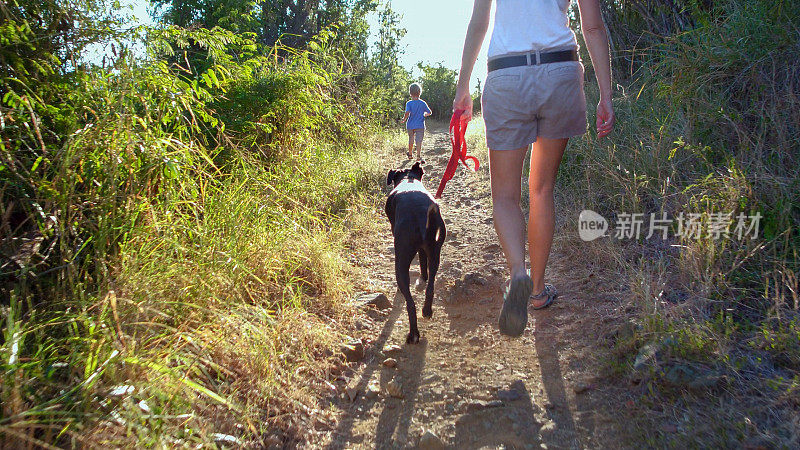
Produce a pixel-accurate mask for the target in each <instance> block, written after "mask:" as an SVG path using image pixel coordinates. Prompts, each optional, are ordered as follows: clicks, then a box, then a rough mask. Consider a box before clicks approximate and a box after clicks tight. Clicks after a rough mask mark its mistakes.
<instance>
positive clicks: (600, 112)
mask: <svg viewBox="0 0 800 450" xmlns="http://www.w3.org/2000/svg"><path fill="white" fill-rule="evenodd" d="M578 9H579V11H580V14H581V31H582V32H583V39H584V40H585V41H586V48H587V49H588V50H589V58H591V60H592V66H593V67H594V73H595V77H597V84H598V85H599V86H600V101H599V102H598V103H597V122H596V125H597V137H603V136H606V135H608V134H609V133H611V130H612V129H613V128H614V120H615V118H614V107H613V106H612V104H611V56H610V54H609V51H608V36H606V27H605V25H604V24H603V18H602V16H601V15H600V5H599V3H598V0H578Z"/></svg>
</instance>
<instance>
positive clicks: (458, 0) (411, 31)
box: [370, 0, 494, 89]
mask: <svg viewBox="0 0 800 450" xmlns="http://www.w3.org/2000/svg"><path fill="white" fill-rule="evenodd" d="M472 3H473V2H472V0H394V1H392V9H394V10H395V11H396V12H397V13H398V14H400V15H401V19H400V25H401V26H402V27H403V28H405V29H406V36H405V38H403V41H402V44H403V45H405V53H404V54H403V55H402V56H401V57H400V64H401V65H402V66H403V67H406V68H414V69H416V65H417V63H418V62H420V61H421V62H423V63H426V64H436V63H439V62H441V63H442V65H443V66H445V67H447V68H450V69H455V70H459V69H460V68H461V51H462V50H463V48H464V37H465V36H466V34H467V25H468V24H469V19H470V16H471V15H472ZM493 22H494V20H492V21H491V22H490V23H493ZM370 25H371V28H372V30H373V32H374V33H377V17H373V18H371V20H370ZM491 34H492V29H491V25H490V28H489V30H488V31H487V33H486V38H485V40H484V42H483V45H482V46H481V52H480V54H479V55H478V60H477V62H476V63H475V68H474V69H473V70H472V79H471V80H470V85H471V86H472V89H475V86H476V85H477V80H478V78H480V79H481V82H483V80H485V79H486V62H487V60H486V50H487V48H488V47H489V37H490V36H491ZM414 74H415V75H419V73H418V71H417V72H414Z"/></svg>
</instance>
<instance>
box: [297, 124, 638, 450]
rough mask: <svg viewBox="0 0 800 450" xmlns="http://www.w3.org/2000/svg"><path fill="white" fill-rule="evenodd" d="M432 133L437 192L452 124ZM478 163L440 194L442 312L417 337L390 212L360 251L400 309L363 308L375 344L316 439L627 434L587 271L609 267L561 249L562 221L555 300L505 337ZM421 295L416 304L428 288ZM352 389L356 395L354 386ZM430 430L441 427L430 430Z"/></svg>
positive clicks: (497, 264)
mask: <svg viewBox="0 0 800 450" xmlns="http://www.w3.org/2000/svg"><path fill="white" fill-rule="evenodd" d="M431 131H432V133H430V134H429V136H426V139H425V143H426V145H427V147H428V148H427V149H426V150H424V153H425V155H424V158H425V159H426V160H427V161H426V164H425V166H424V167H425V170H426V171H427V173H426V176H425V178H424V179H423V182H424V183H425V185H426V186H427V187H428V189H429V190H430V191H431V192H433V191H435V189H436V187H437V185H438V182H439V179H440V177H441V173H442V171H443V169H444V167H445V166H446V163H447V160H448V158H449V155H450V146H449V140H448V139H449V138H448V135H447V132H446V130H443V129H434V130H431ZM483 163H484V166H482V167H481V169H480V171H479V172H477V173H470V172H469V171H467V170H465V169H464V168H463V167H460V168H459V170H458V172H457V174H456V176H455V178H454V179H453V180H452V181H451V182H450V183H449V184H448V186H447V189H446V190H445V193H444V197H443V199H442V201H441V206H442V214H443V216H444V217H445V220H446V222H447V224H448V236H447V241H446V243H445V246H444V249H443V252H442V265H441V268H440V270H439V276H438V278H437V280H436V284H437V285H436V298H435V300H434V315H433V318H432V319H431V320H426V319H423V318H422V317H421V316H420V324H419V327H420V332H421V333H422V340H421V342H420V343H419V344H418V345H406V344H405V335H406V333H407V332H408V320H407V317H406V312H405V307H404V301H403V299H402V296H401V295H400V294H399V293H397V289H396V284H395V280H394V272H393V271H394V269H393V267H394V266H393V261H394V260H393V258H394V256H393V248H392V237H391V234H390V232H389V226H388V222H387V226H386V227H385V230H383V231H382V236H381V239H382V245H381V247H380V248H373V249H371V250H369V249H368V250H365V252H366V253H365V254H364V255H359V256H360V257H363V258H365V260H367V261H371V262H370V263H369V264H370V265H371V266H372V267H371V268H370V271H369V273H370V279H369V280H366V283H367V286H368V287H369V288H371V290H374V291H381V292H385V293H387V294H388V296H389V298H390V299H393V300H394V307H393V308H392V309H391V310H390V311H389V312H388V313H383V314H379V313H371V315H369V316H366V317H364V318H363V319H360V320H359V322H358V325H359V327H360V328H361V330H360V332H361V333H362V334H361V335H360V337H362V338H363V339H365V340H366V342H367V345H366V355H365V357H364V359H363V360H362V361H361V362H360V363H359V364H358V365H356V366H355V367H354V369H353V371H352V372H350V373H348V374H346V377H344V378H343V379H342V381H341V385H340V389H341V391H340V392H343V394H342V395H340V396H338V397H337V398H336V400H335V402H336V405H335V407H334V409H335V410H336V411H337V412H338V415H339V417H338V418H337V420H336V425H335V427H334V429H332V430H329V431H327V432H324V433H321V435H320V436H319V437H318V438H314V439H312V441H311V442H309V444H310V445H311V446H313V447H326V448H408V447H415V446H417V445H420V446H421V447H426V446H427V448H436V447H437V445H438V444H439V443H444V444H445V445H446V446H447V447H450V448H587V447H588V448H598V447H601V448H608V447H612V448H619V447H621V446H624V445H623V444H621V443H620V442H619V438H618V436H619V435H620V429H619V427H617V426H616V424H615V423H614V419H613V418H614V412H615V409H616V408H618V407H619V405H621V404H622V403H623V400H622V399H621V398H620V397H617V394H618V393H619V390H617V389H614V388H613V387H611V386H608V384H609V383H608V382H607V381H606V380H603V379H602V378H600V377H599V376H598V370H597V369H598V367H599V363H598V359H599V358H600V357H601V355H600V353H601V352H600V351H599V348H598V342H599V341H602V339H603V336H604V334H605V332H604V330H605V329H606V327H604V326H603V322H604V317H606V316H607V315H608V311H606V310H605V309H604V308H606V307H605V306H604V305H607V304H608V303H607V302H602V301H597V300H598V299H596V298H591V297H589V296H588V295H586V294H585V293H584V292H583V291H585V288H586V283H587V281H584V280H589V279H590V278H592V276H593V274H595V272H597V271H598V270H601V269H598V268H592V267H586V266H587V263H586V262H585V261H575V258H574V257H572V258H570V257H567V256H566V255H565V254H564V252H563V251H562V250H561V248H560V247H561V246H560V245H559V242H560V238H559V236H560V235H566V234H567V230H561V229H557V231H556V235H557V239H556V242H555V245H554V248H553V254H552V257H551V263H550V265H549V268H548V274H547V279H548V281H550V282H552V283H553V284H555V285H556V287H557V288H558V289H559V292H560V294H561V295H560V297H559V299H558V301H557V302H556V303H555V304H554V305H553V307H551V308H549V309H547V310H543V311H533V310H530V313H529V322H528V327H527V329H526V331H525V333H524V334H523V336H522V337H520V338H517V339H511V338H506V337H504V336H502V335H500V334H499V332H498V328H497V318H498V315H499V313H500V308H501V306H502V301H503V299H502V290H503V286H504V284H505V283H506V278H507V274H506V267H505V262H504V258H503V255H502V251H501V249H500V246H499V245H498V243H497V237H496V234H495V232H494V229H493V225H492V220H491V201H490V193H489V181H488V168H487V167H486V164H485V162H483ZM398 164H399V165H400V164H405V165H408V164H410V162H408V161H402V162H399V163H398ZM557 228H558V227H557ZM573 234H574V233H573ZM412 270H413V271H412V278H411V279H412V282H413V281H414V280H416V278H417V276H418V275H419V266H418V264H417V263H416V261H415V263H414V264H413V265H412ZM596 279H597V277H595V278H593V280H596ZM593 283H595V282H594V281H593ZM412 293H413V294H414V296H415V299H416V300H417V304H418V307H419V305H421V302H422V298H423V294H424V293H423V292H421V291H414V290H413V289H412ZM391 346H398V347H399V349H396V348H395V349H394V350H392V348H391ZM387 349H388V351H387ZM387 357H391V358H394V359H395V360H396V361H397V365H396V367H393V368H392V367H386V366H385V365H383V361H384V359H386V358H387ZM392 380H396V381H397V382H398V383H399V384H400V386H401V389H402V398H395V397H393V396H391V395H389V393H388V392H387V389H388V385H389V383H390V381H392ZM611 384H613V383H611ZM347 388H349V393H350V396H352V397H354V400H351V399H350V398H348V394H347ZM426 431H430V432H431V433H432V434H433V435H434V436H435V438H433V439H431V438H430V436H428V437H426V438H425V439H423V440H422V442H421V441H420V438H421V436H422V435H423V434H425V433H426Z"/></svg>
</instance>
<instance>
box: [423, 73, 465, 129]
mask: <svg viewBox="0 0 800 450" xmlns="http://www.w3.org/2000/svg"><path fill="white" fill-rule="evenodd" d="M417 67H418V68H419V70H420V71H421V72H422V76H421V77H420V80H419V81H420V84H422V98H423V99H425V101H426V102H427V103H428V106H430V108H431V111H433V115H432V117H433V118H434V119H439V120H449V119H450V114H451V113H452V112H453V99H454V98H455V97H456V75H457V72H456V71H455V70H451V69H448V68H446V67H443V66H442V63H438V64H437V65H435V66H430V65H427V64H422V63H419V64H417Z"/></svg>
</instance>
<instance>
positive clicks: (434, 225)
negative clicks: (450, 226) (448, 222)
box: [424, 202, 447, 245]
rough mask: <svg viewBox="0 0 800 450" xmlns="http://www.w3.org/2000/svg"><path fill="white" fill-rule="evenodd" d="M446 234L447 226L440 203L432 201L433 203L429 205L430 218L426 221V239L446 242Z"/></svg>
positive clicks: (438, 242)
mask: <svg viewBox="0 0 800 450" xmlns="http://www.w3.org/2000/svg"><path fill="white" fill-rule="evenodd" d="M446 236H447V228H446V227H445V225H444V220H442V214H441V212H440V211H439V204H438V203H436V202H432V203H431V205H430V206H428V220H427V222H426V223H425V236H424V238H425V241H426V242H433V241H435V242H436V243H437V244H439V245H441V244H443V243H444V239H445V237H446Z"/></svg>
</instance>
